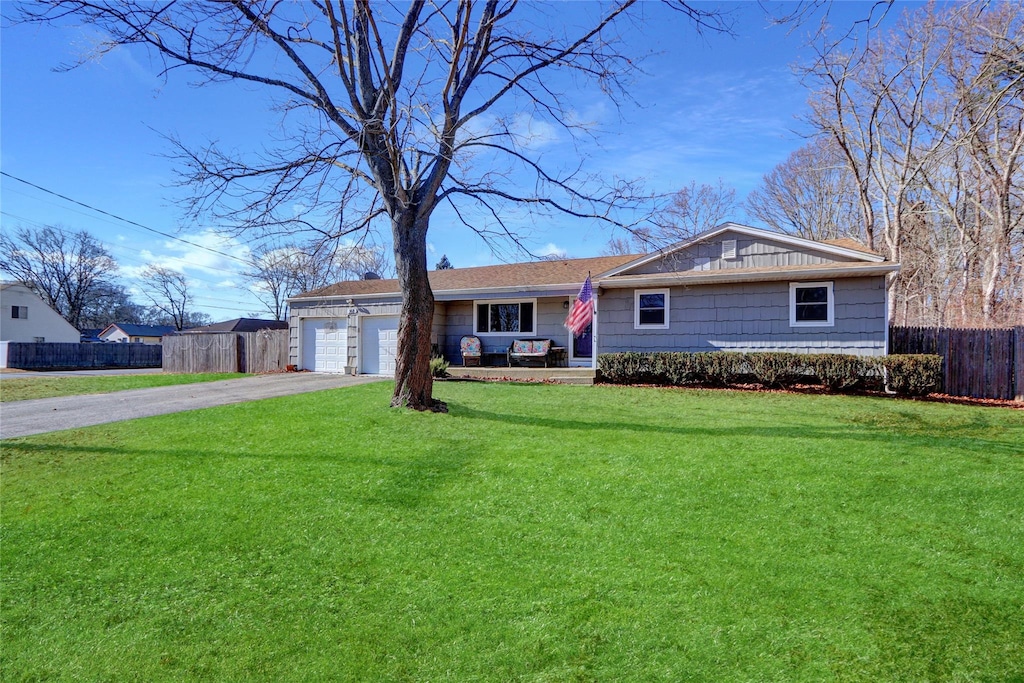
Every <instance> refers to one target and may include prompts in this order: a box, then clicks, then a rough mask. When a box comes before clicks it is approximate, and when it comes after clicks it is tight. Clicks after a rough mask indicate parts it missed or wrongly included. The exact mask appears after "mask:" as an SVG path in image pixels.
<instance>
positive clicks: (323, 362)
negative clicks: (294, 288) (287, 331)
mask: <svg viewBox="0 0 1024 683" xmlns="http://www.w3.org/2000/svg"><path fill="white" fill-rule="evenodd" d="M347 363H348V322H347V321H346V320H345V319H344V318H341V319H339V318H305V319H303V321H302V368H303V370H313V371H314V372H345V365H346V364H347Z"/></svg>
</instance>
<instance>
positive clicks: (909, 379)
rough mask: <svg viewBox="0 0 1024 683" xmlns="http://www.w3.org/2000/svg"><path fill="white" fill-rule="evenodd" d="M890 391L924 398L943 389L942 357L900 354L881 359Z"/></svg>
mask: <svg viewBox="0 0 1024 683" xmlns="http://www.w3.org/2000/svg"><path fill="white" fill-rule="evenodd" d="M879 360H880V361H881V363H882V366H883V367H884V368H885V377H886V384H887V385H888V387H889V390H890V391H895V392H896V393H897V394H903V395H905V396H924V395H925V394H930V393H932V392H933V391H938V390H939V389H941V388H942V356H933V355H930V354H923V353H920V354H913V353H908V354H899V355H892V356H885V357H884V358H879Z"/></svg>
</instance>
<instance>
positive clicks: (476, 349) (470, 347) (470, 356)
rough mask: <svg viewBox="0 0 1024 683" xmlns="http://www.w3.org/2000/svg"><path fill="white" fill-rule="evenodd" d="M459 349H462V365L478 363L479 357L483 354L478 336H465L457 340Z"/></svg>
mask: <svg viewBox="0 0 1024 683" xmlns="http://www.w3.org/2000/svg"><path fill="white" fill-rule="evenodd" d="M459 349H460V350H461V351H462V364H463V365H480V357H481V356H482V355H483V346H482V345H481V344H480V338H479V337H472V336H466V337H463V338H462V341H461V342H459Z"/></svg>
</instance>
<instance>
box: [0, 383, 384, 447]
mask: <svg viewBox="0 0 1024 683" xmlns="http://www.w3.org/2000/svg"><path fill="white" fill-rule="evenodd" d="M382 379H384V378H383V377H374V376H369V375H360V376H358V377H351V376H348V375H330V374H321V373H312V372H297V373H284V374H279V375H254V376H252V377H243V378H241V379H228V380H222V381H220V382H199V383H197V384H179V385H176V386H168V387H155V388H152V389H131V390H129V391H117V392H114V393H111V394H90V395H87V396H61V397H59V398H39V399H34V400H31V401H11V402H10V403H2V404H0V439H9V438H12V437H16V436H30V435H32V434H43V433H44V432H55V431H58V430H61V429H76V428H78V427H89V426H91V425H98V424H104V423H107V422H119V421H121V420H133V419H135V418H137V417H150V416H153V415H165V414H167V413H180V412H183V411H186V410H196V409H198V408H209V407H212V406H223V405H228V404H230V403H243V402H245V401H257V400H259V399H262V398H274V397H276V396H289V395H291V394H304V393H307V392H310V391H322V390H324V389H336V388H338V387H348V386H354V385H356V384H366V383H367V382H379V381H381V380H382Z"/></svg>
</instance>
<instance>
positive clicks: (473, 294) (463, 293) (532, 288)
mask: <svg viewBox="0 0 1024 683" xmlns="http://www.w3.org/2000/svg"><path fill="white" fill-rule="evenodd" d="M582 286H583V281H582V280H580V281H579V282H576V283H569V284H561V285H513V286H509V287H480V288H477V289H446V290H442V291H439V292H434V299H435V300H437V301H460V300H464V299H483V298H486V297H488V296H490V295H494V294H547V295H548V296H571V295H575V294H577V293H579V291H580V287H582Z"/></svg>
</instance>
